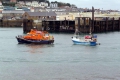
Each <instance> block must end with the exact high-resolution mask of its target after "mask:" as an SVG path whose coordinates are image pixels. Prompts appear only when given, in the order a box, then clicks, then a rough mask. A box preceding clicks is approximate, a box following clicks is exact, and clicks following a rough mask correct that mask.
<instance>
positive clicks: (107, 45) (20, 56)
mask: <svg viewBox="0 0 120 80" xmlns="http://www.w3.org/2000/svg"><path fill="white" fill-rule="evenodd" d="M21 34H23V29H22V28H0V80H120V32H108V33H97V37H98V43H100V45H97V46H84V45H74V44H73V42H72V38H71V37H72V35H73V34H69V33H50V34H51V35H53V36H54V39H55V42H54V44H51V45H34V44H18V42H17V40H16V38H15V36H17V35H21Z"/></svg>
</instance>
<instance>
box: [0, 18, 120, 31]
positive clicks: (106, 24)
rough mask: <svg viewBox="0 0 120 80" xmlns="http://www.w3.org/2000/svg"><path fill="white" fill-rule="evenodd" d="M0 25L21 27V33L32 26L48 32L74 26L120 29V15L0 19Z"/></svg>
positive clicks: (66, 29)
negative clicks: (115, 16) (66, 18)
mask: <svg viewBox="0 0 120 80" xmlns="http://www.w3.org/2000/svg"><path fill="white" fill-rule="evenodd" d="M0 27H23V33H27V32H29V31H30V29H32V28H33V27H36V28H37V29H38V30H47V31H50V32H67V33H73V32H74V31H75V29H76V28H78V29H79V31H80V32H83V33H89V31H90V28H91V31H92V32H93V33H99V32H110V31H120V17H118V18H114V17H113V18H109V17H94V20H93V19H91V18H90V17H76V18H75V20H54V21H53V20H43V21H41V20H32V19H20V20H0Z"/></svg>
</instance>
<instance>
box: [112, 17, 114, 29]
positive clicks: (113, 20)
mask: <svg viewBox="0 0 120 80" xmlns="http://www.w3.org/2000/svg"><path fill="white" fill-rule="evenodd" d="M112 29H113V30H112V31H114V17H113V20H112Z"/></svg>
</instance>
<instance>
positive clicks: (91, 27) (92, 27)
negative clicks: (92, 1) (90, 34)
mask: <svg viewBox="0 0 120 80" xmlns="http://www.w3.org/2000/svg"><path fill="white" fill-rule="evenodd" d="M93 27H94V7H92V26H91V29H93Z"/></svg>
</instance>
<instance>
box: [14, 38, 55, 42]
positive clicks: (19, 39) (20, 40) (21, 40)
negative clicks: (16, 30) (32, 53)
mask: <svg viewBox="0 0 120 80" xmlns="http://www.w3.org/2000/svg"><path fill="white" fill-rule="evenodd" d="M16 38H17V41H18V43H27V44H30V43H35V44H51V43H54V40H25V39H21V38H18V37H16Z"/></svg>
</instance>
